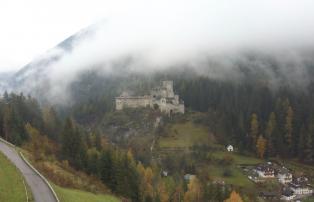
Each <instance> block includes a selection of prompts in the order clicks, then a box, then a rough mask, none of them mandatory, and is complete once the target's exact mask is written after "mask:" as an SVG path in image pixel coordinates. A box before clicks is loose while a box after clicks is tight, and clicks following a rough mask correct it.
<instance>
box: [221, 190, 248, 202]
mask: <svg viewBox="0 0 314 202" xmlns="http://www.w3.org/2000/svg"><path fill="white" fill-rule="evenodd" d="M224 202H243V200H242V198H241V196H240V194H238V193H237V192H236V191H232V192H231V194H230V197H229V198H228V199H226V200H225V201H224Z"/></svg>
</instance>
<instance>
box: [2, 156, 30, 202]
mask: <svg viewBox="0 0 314 202" xmlns="http://www.w3.org/2000/svg"><path fill="white" fill-rule="evenodd" d="M28 194H29V195H30V194H31V192H30V191H28ZM0 201H3V202H21V201H26V193H25V187H24V184H23V178H22V175H21V173H20V172H19V171H18V170H17V168H16V167H15V166H14V165H13V164H12V163H11V162H10V161H9V160H8V159H7V158H6V157H5V156H4V155H3V154H2V153H1V152H0Z"/></svg>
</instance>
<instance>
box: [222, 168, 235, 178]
mask: <svg viewBox="0 0 314 202" xmlns="http://www.w3.org/2000/svg"><path fill="white" fill-rule="evenodd" d="M232 175H233V173H232V170H231V169H230V168H226V169H224V172H223V176H224V177H232Z"/></svg>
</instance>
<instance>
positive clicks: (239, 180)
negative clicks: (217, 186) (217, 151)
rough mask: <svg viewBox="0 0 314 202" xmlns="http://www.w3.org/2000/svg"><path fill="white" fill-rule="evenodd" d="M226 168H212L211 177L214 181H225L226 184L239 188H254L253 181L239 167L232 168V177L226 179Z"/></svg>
mask: <svg viewBox="0 0 314 202" xmlns="http://www.w3.org/2000/svg"><path fill="white" fill-rule="evenodd" d="M224 170H225V168H224V167H220V166H210V167H209V173H210V176H211V177H212V178H213V179H214V180H223V181H224V182H225V183H226V184H233V185H237V186H242V187H246V186H253V183H252V181H250V180H249V179H248V178H247V176H246V175H244V174H243V173H242V171H241V169H240V168H237V167H234V166H232V167H230V168H229V170H230V171H231V176H229V177H225V176H224V174H223V173H224Z"/></svg>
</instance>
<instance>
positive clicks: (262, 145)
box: [256, 135, 267, 159]
mask: <svg viewBox="0 0 314 202" xmlns="http://www.w3.org/2000/svg"><path fill="white" fill-rule="evenodd" d="M266 143H267V141H266V139H265V138H264V137H263V136H262V135H260V136H259V137H258V139H257V142H256V149H257V155H258V156H259V157H260V158H261V159H262V158H264V154H265V150H266Z"/></svg>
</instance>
